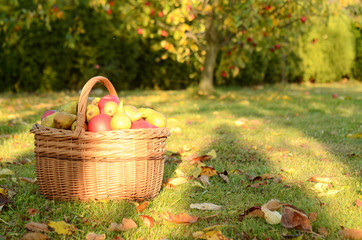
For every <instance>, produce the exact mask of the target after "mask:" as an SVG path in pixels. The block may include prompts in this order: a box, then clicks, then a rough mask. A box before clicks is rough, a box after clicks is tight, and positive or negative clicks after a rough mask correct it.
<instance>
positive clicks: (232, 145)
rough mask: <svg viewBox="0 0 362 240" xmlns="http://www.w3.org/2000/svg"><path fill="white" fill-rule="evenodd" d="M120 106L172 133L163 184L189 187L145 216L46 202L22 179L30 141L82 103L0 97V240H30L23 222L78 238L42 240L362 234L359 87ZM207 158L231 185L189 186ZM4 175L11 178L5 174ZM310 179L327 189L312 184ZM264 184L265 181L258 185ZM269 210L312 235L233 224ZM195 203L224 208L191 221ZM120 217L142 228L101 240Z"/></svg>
mask: <svg viewBox="0 0 362 240" xmlns="http://www.w3.org/2000/svg"><path fill="white" fill-rule="evenodd" d="M333 93H336V94H338V97H337V98H333V97H332V94H333ZM105 94H106V93H104V95H105ZM93 96H94V95H93ZM119 96H123V97H124V98H125V102H126V104H132V105H135V106H137V107H141V106H148V107H153V108H155V109H156V110H158V111H160V112H162V113H164V115H165V116H166V117H167V118H168V128H169V129H170V130H171V132H172V133H171V136H170V137H169V138H168V139H167V152H166V155H167V158H166V161H165V172H164V181H166V180H167V179H169V178H172V179H175V178H177V177H182V176H185V177H186V179H187V182H186V183H183V184H180V185H177V184H176V185H177V186H174V187H167V185H166V186H164V187H162V189H161V191H160V194H159V195H158V196H157V197H156V198H154V199H152V200H150V201H149V203H148V205H147V207H146V209H145V210H144V211H142V212H141V213H139V212H137V210H136V206H135V204H134V203H133V202H131V201H126V200H123V201H108V202H106V201H99V202H55V201H52V200H47V199H46V198H45V197H43V196H42V195H41V194H40V193H39V191H38V187H37V185H36V184H32V183H29V182H25V181H22V180H21V178H22V177H27V178H33V179H34V178H35V177H36V174H35V161H34V153H33V149H34V136H33V135H32V134H31V133H29V130H30V128H31V127H32V125H33V124H34V123H36V122H39V121H40V117H41V116H42V114H43V112H44V111H45V110H47V109H52V108H56V107H58V106H61V105H63V104H65V103H67V102H69V101H71V100H77V98H78V97H79V94H78V93H77V92H69V93H66V92H61V93H47V94H1V95H0V143H1V144H0V166H1V168H2V170H0V173H1V171H2V173H1V175H0V190H1V191H4V189H7V190H11V191H14V192H15V193H16V195H15V196H13V197H12V198H11V203H8V204H6V205H5V206H4V207H3V208H2V210H1V212H0V221H1V222H0V226H1V227H0V239H19V238H21V237H22V236H24V235H25V234H26V233H28V232H29V231H28V230H27V229H26V228H25V224H27V223H29V222H30V221H33V222H37V223H45V224H47V223H49V221H65V222H66V223H69V224H72V225H74V226H75V227H76V229H75V231H74V232H73V233H71V235H61V234H58V233H56V232H55V231H50V232H49V233H46V235H48V236H49V238H50V239H86V235H87V234H88V233H91V232H94V233H96V234H105V235H106V239H122V238H124V239H144V240H146V239H193V237H192V234H193V233H195V232H197V231H202V230H203V229H204V228H206V227H209V226H212V225H223V226H219V227H217V230H220V231H221V233H222V234H223V236H225V237H227V238H230V239H252V238H253V237H256V238H255V239H284V237H283V235H296V236H298V235H304V236H303V239H315V238H319V237H320V238H321V237H322V236H323V235H324V236H326V237H325V238H326V239H339V236H338V231H339V230H340V229H341V227H340V226H343V227H344V228H346V229H361V228H362V206H361V200H362V181H361V180H362V161H361V160H362V139H361V133H362V84H360V83H351V82H350V83H344V84H342V83H336V84H325V85H316V84H315V85H307V86H300V85H289V86H285V87H283V86H266V87H260V88H224V89H218V94H217V95H216V96H213V97H200V96H196V95H194V94H192V91H189V90H185V91H144V92H143V91H127V92H119ZM211 152H214V153H216V157H214V158H212V159H211V160H208V161H204V162H203V163H204V164H205V165H206V166H210V167H213V168H214V169H216V171H217V172H219V173H221V172H224V171H227V172H228V179H229V182H225V181H224V180H223V179H222V178H221V177H220V176H218V175H215V176H211V177H210V178H209V183H210V185H208V186H207V185H206V184H205V183H202V182H201V181H199V180H198V179H197V178H190V177H189V176H191V175H192V174H194V175H195V171H196V172H197V170H198V169H199V168H198V167H197V164H190V161H189V160H190V159H192V158H193V157H196V156H202V155H205V154H208V153H211ZM4 169H5V170H6V169H9V170H11V171H12V172H13V173H14V174H13V175H6V174H4ZM263 174H264V175H263ZM315 175H317V176H319V177H325V178H321V179H318V178H317V179H316V180H317V182H313V181H308V180H309V179H310V178H312V177H313V176H315ZM266 176H269V177H271V178H272V179H260V178H266ZM196 177H197V176H196ZM255 177H258V178H255ZM271 199H278V200H279V201H280V202H281V203H285V204H291V205H293V206H295V207H296V208H298V209H301V210H303V211H304V212H305V213H306V214H307V215H308V214H310V213H312V214H311V215H310V219H309V221H310V222H311V225H312V227H313V232H315V233H316V234H312V233H305V232H302V231H300V230H297V229H288V228H286V227H284V226H283V225H282V224H281V223H279V224H274V225H272V224H269V223H268V222H267V221H266V220H265V219H264V218H263V217H252V218H242V217H241V215H243V214H244V212H245V210H248V209H250V208H251V207H254V206H262V205H264V204H265V203H267V202H268V201H269V200H271ZM1 201H2V200H1ZM0 203H1V202H0ZM193 203H213V204H216V205H220V206H222V208H221V209H220V210H216V211H211V210H199V209H196V208H190V204H193ZM278 211H279V213H282V212H281V210H278ZM165 212H169V213H171V214H174V215H177V214H180V213H187V214H189V215H191V216H197V217H198V218H199V219H198V221H197V222H195V223H191V224H176V223H172V222H167V221H165V220H164V219H163V218H162V217H161V215H162V214H163V213H165ZM139 215H147V216H149V217H152V218H153V219H154V221H155V225H154V226H153V227H152V228H148V227H147V226H146V225H145V224H144V222H143V221H142V220H141V219H140V218H139ZM312 215H314V217H313V216H312ZM315 216H316V217H315ZM123 218H129V219H133V220H134V221H135V222H136V223H137V225H138V227H137V228H134V229H132V230H129V231H124V232H116V231H110V230H109V227H110V225H111V223H121V222H122V219H123ZM204 232H206V230H204ZM200 234H201V233H200ZM210 234H211V233H210ZM201 237H202V236H201ZM203 237H204V239H206V236H205V235H204V236H203ZM247 237H249V238H247ZM89 239H92V238H89ZM209 239H211V238H209ZM212 239H223V238H221V237H220V236H219V238H212ZM253 239H254V238H253ZM298 239H301V237H300V238H298Z"/></svg>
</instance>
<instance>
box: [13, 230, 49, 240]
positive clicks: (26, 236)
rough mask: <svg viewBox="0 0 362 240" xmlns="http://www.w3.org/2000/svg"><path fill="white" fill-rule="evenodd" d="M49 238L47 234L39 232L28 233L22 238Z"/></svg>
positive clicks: (22, 239) (27, 239)
mask: <svg viewBox="0 0 362 240" xmlns="http://www.w3.org/2000/svg"><path fill="white" fill-rule="evenodd" d="M45 239H48V236H47V235H44V234H42V233H39V232H33V233H27V234H25V235H24V236H23V237H22V238H20V240H45Z"/></svg>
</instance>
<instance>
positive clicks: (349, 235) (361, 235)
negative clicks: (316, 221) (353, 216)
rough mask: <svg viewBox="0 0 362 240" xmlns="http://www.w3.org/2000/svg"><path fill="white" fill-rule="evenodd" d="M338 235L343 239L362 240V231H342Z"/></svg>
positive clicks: (351, 229)
mask: <svg viewBox="0 0 362 240" xmlns="http://www.w3.org/2000/svg"><path fill="white" fill-rule="evenodd" d="M338 235H339V236H340V237H341V239H352V240H355V239H356V240H361V239H362V229H353V228H350V229H346V228H345V229H341V230H339V232H338Z"/></svg>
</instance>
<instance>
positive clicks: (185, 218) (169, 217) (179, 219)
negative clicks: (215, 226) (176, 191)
mask: <svg viewBox="0 0 362 240" xmlns="http://www.w3.org/2000/svg"><path fill="white" fill-rule="evenodd" d="M161 218H162V219H164V220H166V221H168V222H172V223H178V224H190V223H195V222H197V220H198V219H199V217H196V216H190V215H188V214H187V213H180V214H178V215H173V214H171V213H169V212H164V213H162V214H161Z"/></svg>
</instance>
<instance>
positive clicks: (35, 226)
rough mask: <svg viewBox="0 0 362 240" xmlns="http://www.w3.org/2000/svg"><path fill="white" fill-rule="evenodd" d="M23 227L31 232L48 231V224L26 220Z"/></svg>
mask: <svg viewBox="0 0 362 240" xmlns="http://www.w3.org/2000/svg"><path fill="white" fill-rule="evenodd" d="M25 228H26V229H28V230H30V231H32V232H50V231H49V229H48V225H46V224H43V223H36V222H28V223H27V224H25Z"/></svg>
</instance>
